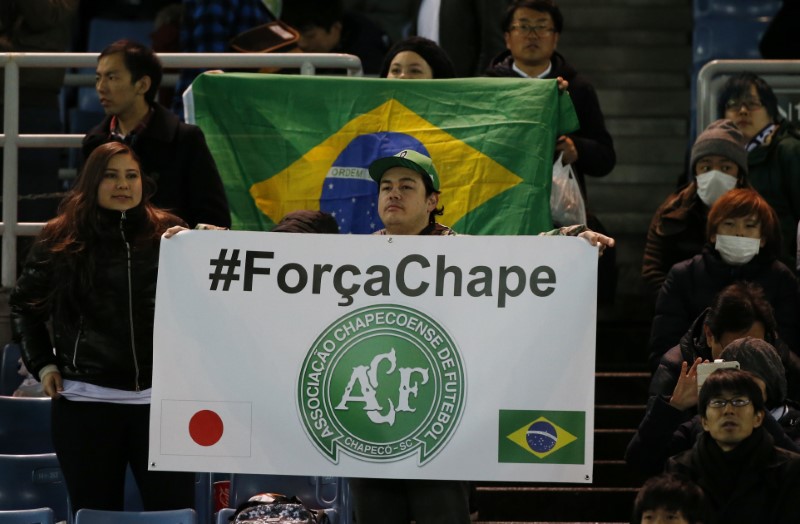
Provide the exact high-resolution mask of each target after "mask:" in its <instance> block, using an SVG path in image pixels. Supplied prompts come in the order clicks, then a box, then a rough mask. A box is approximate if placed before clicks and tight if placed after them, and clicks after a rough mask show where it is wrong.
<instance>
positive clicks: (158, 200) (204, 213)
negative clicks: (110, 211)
mask: <svg viewBox="0 0 800 524" xmlns="http://www.w3.org/2000/svg"><path fill="white" fill-rule="evenodd" d="M110 125H111V117H110V116H109V117H106V119H105V120H103V122H102V123H101V124H100V125H98V126H97V127H95V128H93V129H92V130H91V131H89V132H88V133H87V134H86V136H85V137H84V138H83V155H84V158H86V157H88V156H89V154H90V153H91V152H92V151H94V149H95V148H96V147H97V146H99V145H101V144H105V143H106V142H109V141H110V140H111V138H110V136H109V127H110ZM129 145H130V146H131V147H132V148H133V150H134V151H135V152H136V155H137V156H138V157H139V160H140V162H141V165H142V171H143V172H144V173H146V174H148V175H150V177H151V178H153V180H155V182H156V184H157V186H158V188H157V190H156V194H155V195H154V196H153V198H152V202H153V204H155V205H156V206H158V207H160V208H163V209H167V210H169V211H170V212H172V213H174V214H176V215H178V216H179V217H181V218H182V219H184V220H185V221H186V222H187V223H188V224H189V227H194V226H196V225H197V224H200V223H202V224H213V225H215V226H222V227H230V225H231V216H230V210H229V209H228V199H227V197H226V196H225V189H224V188H223V186H222V180H221V179H220V176H219V172H218V171H217V164H216V163H215V162H214V158H213V157H212V156H211V152H210V151H209V150H208V146H207V145H206V139H205V137H204V136H203V132H202V131H201V130H200V128H199V127H197V126H193V125H189V124H184V123H183V122H181V121H180V120H179V119H178V117H177V116H175V115H173V114H172V113H170V112H169V111H167V110H166V109H164V108H163V107H161V106H160V105H158V104H154V105H153V115H152V116H151V117H150V122H149V123H148V124H147V127H145V129H144V130H143V131H142V132H141V134H139V135H134V138H133V139H132V140H131V141H130V143H129Z"/></svg>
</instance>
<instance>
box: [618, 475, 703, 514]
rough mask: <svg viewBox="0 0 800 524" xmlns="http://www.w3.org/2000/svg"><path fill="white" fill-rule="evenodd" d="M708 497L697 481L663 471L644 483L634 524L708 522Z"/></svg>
mask: <svg viewBox="0 0 800 524" xmlns="http://www.w3.org/2000/svg"><path fill="white" fill-rule="evenodd" d="M707 511H708V510H707V509H706V498H705V495H703V490H701V489H700V488H699V487H698V486H697V484H695V483H694V482H691V481H689V480H687V479H684V478H682V477H680V476H678V475H670V474H663V475H659V476H657V477H653V478H651V479H650V480H648V481H647V482H645V483H644V485H643V486H642V488H641V489H640V490H639V493H637V494H636V500H635V501H634V502H633V518H631V524H661V523H664V522H672V523H674V524H706V523H707V522H708V517H707V515H706V513H707Z"/></svg>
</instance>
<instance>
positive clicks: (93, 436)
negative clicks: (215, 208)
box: [10, 142, 194, 512]
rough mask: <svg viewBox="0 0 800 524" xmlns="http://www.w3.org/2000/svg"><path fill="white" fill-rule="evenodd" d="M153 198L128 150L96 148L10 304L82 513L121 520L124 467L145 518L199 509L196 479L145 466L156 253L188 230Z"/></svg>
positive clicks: (115, 145) (35, 247)
mask: <svg viewBox="0 0 800 524" xmlns="http://www.w3.org/2000/svg"><path fill="white" fill-rule="evenodd" d="M153 190H154V185H153V183H152V182H151V181H150V180H149V179H148V178H146V177H144V176H143V175H142V173H141V170H140V168H139V161H138V159H137V158H136V156H135V155H134V153H133V151H132V150H131V149H130V148H129V147H128V146H126V145H124V144H121V143H118V142H110V143H107V144H104V145H102V146H99V147H98V148H97V149H96V150H95V151H94V152H93V153H92V154H91V155H90V156H89V158H88V159H87V161H86V165H85V167H84V169H83V171H82V173H81V175H80V177H79V178H78V180H77V182H76V184H75V187H74V188H73V189H72V190H71V191H70V192H69V194H68V195H67V196H66V197H65V199H64V200H63V202H62V203H61V205H60V207H59V214H58V216H57V217H56V218H54V219H52V220H50V221H49V222H48V223H47V224H46V225H45V227H44V229H43V230H42V232H41V234H40V235H39V237H38V238H37V239H36V241H35V243H34V245H33V247H32V249H31V253H30V255H29V257H28V260H27V262H26V264H25V267H24V269H23V271H22V273H21V275H20V277H19V279H18V280H17V284H16V287H15V288H14V291H13V292H12V294H11V299H10V305H11V316H12V321H13V328H14V332H15V336H16V338H17V339H18V340H19V341H20V343H21V346H22V354H23V359H24V361H25V365H26V366H27V368H28V369H29V370H30V372H31V373H32V374H33V375H34V376H35V377H37V378H38V379H39V380H40V381H41V382H42V385H43V388H44V392H45V393H46V394H47V395H48V396H50V397H51V398H52V399H53V415H52V422H53V423H52V433H53V444H54V446H55V450H56V454H57V455H58V459H59V463H60V465H61V469H62V471H63V474H64V479H65V481H66V484H67V489H68V491H69V495H70V500H71V502H72V510H73V511H75V512H77V511H78V510H79V509H81V508H92V509H106V510H121V509H123V499H124V482H125V470H126V467H127V466H128V465H130V467H131V469H132V471H133V474H134V477H135V478H136V482H137V484H138V486H139V490H140V492H141V494H142V499H143V503H144V508H145V509H146V510H165V509H177V508H185V507H192V506H193V492H194V475H193V474H191V473H173V472H159V471H148V467H147V458H148V437H149V435H148V433H149V417H150V388H151V380H152V368H153V321H154V313H155V292H156V279H157V275H158V254H159V244H160V241H161V235H162V233H164V232H165V230H166V229H168V228H169V227H171V226H175V225H183V221H182V220H181V219H179V218H178V217H175V216H174V215H171V214H169V213H167V212H165V211H162V210H160V209H157V208H155V207H154V206H152V205H151V204H150V202H149V199H150V196H151V195H152V194H153ZM48 321H52V334H53V340H51V337H50V333H49V332H48V329H47V326H46V323H47V322H48ZM54 348H55V350H54Z"/></svg>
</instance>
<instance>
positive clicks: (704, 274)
mask: <svg viewBox="0 0 800 524" xmlns="http://www.w3.org/2000/svg"><path fill="white" fill-rule="evenodd" d="M737 281H746V282H753V283H756V284H758V285H760V286H761V288H762V289H763V290H764V296H765V297H766V299H767V301H769V303H770V304H771V305H772V308H773V309H774V311H775V321H776V322H777V323H778V333H779V334H780V336H781V339H783V341H784V342H785V343H786V344H788V345H789V347H790V348H791V349H792V351H798V329H797V319H798V314H800V296H798V287H797V278H796V277H795V275H794V272H793V271H792V270H791V269H789V268H788V267H786V266H785V265H784V264H783V263H781V262H779V261H778V260H777V259H776V258H775V256H768V255H766V254H762V253H760V254H758V255H756V256H755V258H753V260H751V261H750V262H748V263H747V264H744V265H742V266H731V265H729V264H726V263H725V262H724V261H723V260H722V258H721V257H720V256H719V253H717V251H716V249H714V248H713V247H712V246H711V245H706V246H705V247H704V248H703V252H702V253H701V254H699V255H696V256H694V257H693V258H690V259H689V260H684V261H683V262H680V263H678V264H675V265H674V266H673V267H672V269H671V270H670V272H669V273H668V274H667V279H666V280H665V281H664V285H663V286H662V287H661V291H659V294H658V299H657V300H656V310H655V316H654V317H653V327H652V330H651V333H650V361H651V363H652V362H656V361H657V360H658V358H659V357H660V356H661V355H662V354H663V353H664V352H665V351H666V350H667V349H669V348H671V347H672V346H674V345H675V343H676V341H678V340H680V338H681V337H682V336H683V334H684V333H686V330H687V329H689V327H690V326H691V325H692V321H693V320H694V319H695V318H697V316H698V315H699V314H700V313H702V312H703V310H705V308H707V307H709V306H710V305H711V304H712V303H713V301H714V297H716V296H717V294H718V293H719V292H720V291H722V290H723V289H724V288H725V287H727V286H729V285H730V284H733V283H734V282H737Z"/></svg>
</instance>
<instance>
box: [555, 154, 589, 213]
mask: <svg viewBox="0 0 800 524" xmlns="http://www.w3.org/2000/svg"><path fill="white" fill-rule="evenodd" d="M563 159H564V153H561V154H560V155H558V158H557V159H556V161H555V163H554V164H553V186H552V189H551V190H550V216H551V217H552V218H553V224H554V225H556V226H571V225H573V224H586V205H585V204H584V202H583V195H582V194H581V188H580V186H579V185H578V179H577V178H575V172H574V171H573V170H572V165H571V164H567V165H564V161H563Z"/></svg>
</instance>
